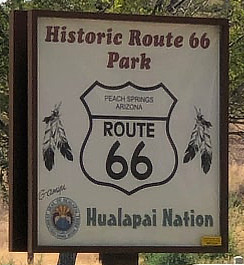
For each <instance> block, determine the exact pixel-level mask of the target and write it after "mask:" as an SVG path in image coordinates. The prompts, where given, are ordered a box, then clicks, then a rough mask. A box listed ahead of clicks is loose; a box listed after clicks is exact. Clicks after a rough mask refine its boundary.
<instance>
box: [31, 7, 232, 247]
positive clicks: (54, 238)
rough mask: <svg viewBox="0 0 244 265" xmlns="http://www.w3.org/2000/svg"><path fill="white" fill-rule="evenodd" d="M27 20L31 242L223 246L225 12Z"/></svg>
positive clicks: (49, 15)
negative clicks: (193, 15) (217, 14)
mask: <svg viewBox="0 0 244 265" xmlns="http://www.w3.org/2000/svg"><path fill="white" fill-rule="evenodd" d="M28 21H29V26H30V27H29V32H28V33H29V35H28V41H29V48H30V51H29V69H30V70H29V77H28V80H29V86H28V89H29V90H28V96H29V101H28V104H29V128H30V131H29V132H30V138H29V178H30V179H29V187H30V189H29V192H30V193H29V209H32V210H31V213H30V216H29V220H30V222H31V223H32V225H31V226H30V227H29V233H31V234H32V240H31V244H30V246H29V247H30V248H32V249H33V250H34V251H41V252H46V251H52V252H53V251H58V252H59V251H60V250H66V251H67V250H72V251H74V250H76V251H78V252H87V251H88V252H96V251H104V250H105V249H106V251H111V252H112V251H115V248H116V249H117V250H116V251H122V252H126V251H134V252H155V251H177V252H180V251H183V252H187V251H191V252H192V251H195V252H196V251H198V252H207V251H211V252H212V251H215V252H219V251H224V250H226V248H227V241H228V240H227V22H226V20H223V19H191V18H161V17H145V16H143V17H141V16H135V17H130V16H120V15H102V16H100V15H92V14H81V13H79V14H78V13H64V12H58V13H55V12H45V11H32V12H29V14H28ZM32 184H33V186H32ZM202 238H210V239H211V238H217V239H218V240H217V241H218V242H217V241H216V242H217V243H216V244H215V243H211V242H210V241H211V240H210V241H209V240H205V241H204V242H205V243H204V242H203V241H202ZM208 242H210V243H208Z"/></svg>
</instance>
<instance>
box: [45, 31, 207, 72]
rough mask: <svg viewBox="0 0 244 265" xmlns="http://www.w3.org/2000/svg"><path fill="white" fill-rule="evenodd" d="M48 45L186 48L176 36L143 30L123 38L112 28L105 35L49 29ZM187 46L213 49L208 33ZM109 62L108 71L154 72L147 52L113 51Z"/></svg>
mask: <svg viewBox="0 0 244 265" xmlns="http://www.w3.org/2000/svg"><path fill="white" fill-rule="evenodd" d="M45 42H51V43H69V44H74V43H76V44H80V45H82V44H83V45H111V46H113V47H118V46H120V45H122V44H124V45H128V47H145V48H148V47H150V48H152V47H155V48H162V47H164V48H167V49H169V48H176V49H179V48H181V47H183V46H184V45H185V43H186V42H185V37H184V36H183V35H180V34H174V33H173V32H167V33H164V34H151V33H143V32H141V31H140V30H139V29H130V30H128V35H127V36H126V37H124V36H123V34H122V33H121V32H114V31H113V29H112V28H108V29H107V30H105V31H97V32H95V31H86V30H84V28H80V29H79V30H68V28H67V26H47V27H46V36H45ZM187 44H188V45H189V47H190V48H192V49H196V48H202V49H207V48H208V47H209V46H210V39H209V38H208V37H207V33H202V34H201V36H197V34H196V32H193V33H192V34H190V36H187ZM107 55H108V59H107V64H106V66H107V68H109V69H113V68H119V69H132V70H133V69H140V70H149V69H150V68H151V61H152V60H151V58H150V57H149V56H147V54H146V53H145V52H142V53H140V54H137V55H136V56H128V55H126V54H123V55H121V54H120V53H119V52H118V51H109V52H108V54H107Z"/></svg>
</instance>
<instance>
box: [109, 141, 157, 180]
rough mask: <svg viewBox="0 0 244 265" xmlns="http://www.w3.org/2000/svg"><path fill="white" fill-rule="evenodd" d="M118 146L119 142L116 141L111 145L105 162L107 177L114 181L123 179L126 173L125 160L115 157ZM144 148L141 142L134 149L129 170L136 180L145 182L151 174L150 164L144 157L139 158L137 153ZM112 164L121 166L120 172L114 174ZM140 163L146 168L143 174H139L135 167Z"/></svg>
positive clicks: (118, 156) (126, 165)
mask: <svg viewBox="0 0 244 265" xmlns="http://www.w3.org/2000/svg"><path fill="white" fill-rule="evenodd" d="M119 146H120V142H119V141H116V142H115V143H114V144H113V146H112V147H111V149H110V150H109V153H108V157H107V160H106V171H107V173H108V175H109V177H111V178H112V179H114V180H120V179H122V178H124V177H125V176H126V174H127V172H128V164H127V161H126V160H125V158H124V157H122V156H120V155H115V152H116V151H117V149H118V148H119ZM144 147H145V144H144V142H143V141H141V142H140V143H139V144H138V145H137V147H136V149H135V151H134V153H133V155H132V158H131V164H130V170H131V173H132V175H133V176H134V177H135V178H136V179H137V180H146V179H147V178H149V177H150V175H151V174H152V162H151V161H150V160H149V158H148V157H146V156H139V153H140V152H141V150H142V149H143V148H144ZM114 163H119V164H121V166H122V169H121V171H120V172H114V170H113V168H112V166H113V164H114ZM140 163H141V164H145V165H146V168H147V169H146V171H145V172H143V173H141V172H139V171H138V170H137V165H138V164H140Z"/></svg>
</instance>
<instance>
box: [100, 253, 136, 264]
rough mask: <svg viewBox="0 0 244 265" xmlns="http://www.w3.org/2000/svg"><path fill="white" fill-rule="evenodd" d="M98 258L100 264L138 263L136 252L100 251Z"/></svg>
mask: <svg viewBox="0 0 244 265" xmlns="http://www.w3.org/2000/svg"><path fill="white" fill-rule="evenodd" d="M99 259H100V261H101V262H102V265H138V253H133V254H131V253H122V254H117V253H116V254H113V253H111V254H107V253H106V254H105V253H100V254H99Z"/></svg>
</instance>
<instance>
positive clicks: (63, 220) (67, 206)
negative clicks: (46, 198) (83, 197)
mask: <svg viewBox="0 0 244 265" xmlns="http://www.w3.org/2000/svg"><path fill="white" fill-rule="evenodd" d="M80 220H81V218H80V210H79V208H78V206H77V204H76V203H75V202H74V201H73V200H71V199H70V198H66V197H59V198H56V199H55V200H53V201H51V202H50V204H49V206H48V207H47V210H46V215H45V221H46V226H47V228H48V230H49V232H50V234H51V235H53V236H54V237H56V238H58V239H68V238H70V237H72V236H73V235H74V234H75V233H76V232H77V231H78V230H79V227H80Z"/></svg>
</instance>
